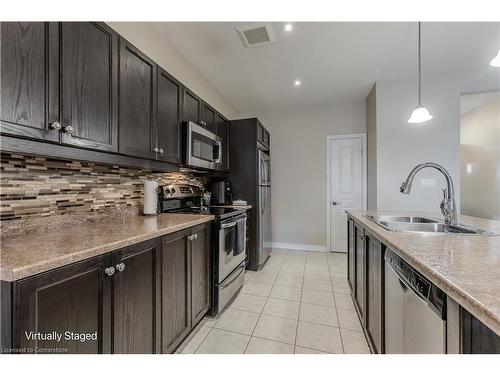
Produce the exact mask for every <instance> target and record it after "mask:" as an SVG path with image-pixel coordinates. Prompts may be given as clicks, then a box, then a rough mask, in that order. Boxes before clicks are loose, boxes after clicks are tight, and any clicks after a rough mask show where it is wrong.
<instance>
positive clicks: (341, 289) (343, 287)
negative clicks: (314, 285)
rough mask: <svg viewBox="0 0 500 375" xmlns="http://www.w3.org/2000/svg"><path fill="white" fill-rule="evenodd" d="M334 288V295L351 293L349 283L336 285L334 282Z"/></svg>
mask: <svg viewBox="0 0 500 375" xmlns="http://www.w3.org/2000/svg"><path fill="white" fill-rule="evenodd" d="M332 287H333V292H334V293H340V294H349V293H351V290H350V289H349V286H348V285H347V283H339V282H337V283H335V282H333V281H332Z"/></svg>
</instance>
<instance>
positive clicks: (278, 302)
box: [262, 292, 300, 319]
mask: <svg viewBox="0 0 500 375" xmlns="http://www.w3.org/2000/svg"><path fill="white" fill-rule="evenodd" d="M271 293H272V292H271ZM299 306H300V302H297V301H287V300H284V299H276V298H268V300H267V302H266V305H265V306H264V310H262V313H263V314H267V315H275V316H281V317H284V318H290V319H297V318H298V316H299Z"/></svg>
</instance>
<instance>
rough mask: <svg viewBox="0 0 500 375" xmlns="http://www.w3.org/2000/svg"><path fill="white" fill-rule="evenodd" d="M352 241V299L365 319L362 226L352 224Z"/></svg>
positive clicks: (364, 260) (363, 239)
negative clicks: (353, 248) (353, 260)
mask: <svg viewBox="0 0 500 375" xmlns="http://www.w3.org/2000/svg"><path fill="white" fill-rule="evenodd" d="M354 243H355V245H354V246H355V275H356V287H355V293H354V299H355V303H356V307H357V309H358V312H359V315H360V316H361V319H362V320H363V321H364V320H365V317H366V316H365V304H366V294H365V293H366V290H365V288H366V268H365V265H366V248H365V231H364V229H363V227H360V226H358V225H354Z"/></svg>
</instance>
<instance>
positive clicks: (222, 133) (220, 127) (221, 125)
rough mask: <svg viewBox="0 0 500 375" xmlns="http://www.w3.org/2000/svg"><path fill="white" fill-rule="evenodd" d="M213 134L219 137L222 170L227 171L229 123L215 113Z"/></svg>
mask: <svg viewBox="0 0 500 375" xmlns="http://www.w3.org/2000/svg"><path fill="white" fill-rule="evenodd" d="M215 125H216V126H215V128H216V130H215V133H216V134H217V135H218V136H219V137H221V143H222V170H223V171H229V121H228V120H226V118H225V117H223V116H222V115H221V114H219V113H217V116H216V121H215Z"/></svg>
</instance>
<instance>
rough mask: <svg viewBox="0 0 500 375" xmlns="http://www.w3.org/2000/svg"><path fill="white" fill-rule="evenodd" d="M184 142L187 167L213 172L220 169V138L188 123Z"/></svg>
mask: <svg viewBox="0 0 500 375" xmlns="http://www.w3.org/2000/svg"><path fill="white" fill-rule="evenodd" d="M185 142H186V144H185V153H186V155H185V156H186V160H185V161H186V164H187V165H188V166H192V167H200V168H207V169H215V170H218V169H221V168H222V142H221V138H220V137H218V136H217V135H215V134H214V133H212V132H210V131H208V130H207V129H204V128H202V127H201V126H199V125H196V124H195V123H194V122H188V123H187V124H186V137H185Z"/></svg>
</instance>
